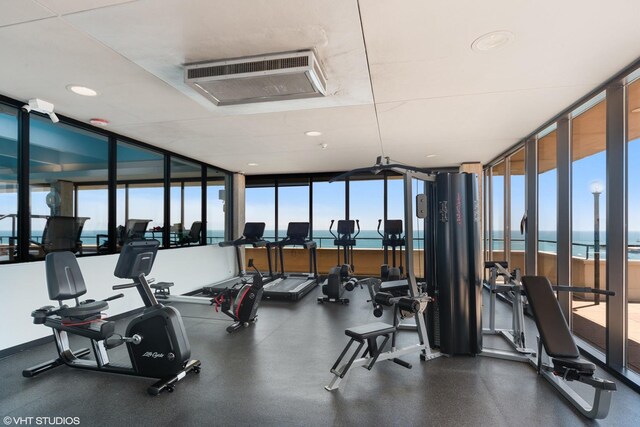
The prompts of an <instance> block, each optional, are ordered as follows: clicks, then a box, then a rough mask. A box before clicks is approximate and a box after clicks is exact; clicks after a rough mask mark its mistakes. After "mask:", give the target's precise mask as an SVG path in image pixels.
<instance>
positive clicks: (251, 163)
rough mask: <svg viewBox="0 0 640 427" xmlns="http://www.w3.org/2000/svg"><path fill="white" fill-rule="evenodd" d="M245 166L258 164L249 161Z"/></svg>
mask: <svg viewBox="0 0 640 427" xmlns="http://www.w3.org/2000/svg"><path fill="white" fill-rule="evenodd" d="M247 166H258V164H257V163H253V162H250V163H247Z"/></svg>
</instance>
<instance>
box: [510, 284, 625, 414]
mask: <svg viewBox="0 0 640 427" xmlns="http://www.w3.org/2000/svg"><path fill="white" fill-rule="evenodd" d="M522 285H523V286H524V288H525V291H526V294H527V298H528V301H529V305H530V307H531V311H532V312H533V317H534V320H535V322H536V326H537V327H538V332H539V333H540V339H539V341H538V358H537V370H538V373H539V374H541V375H542V376H544V377H545V378H546V379H547V380H548V381H549V382H551V384H552V385H553V386H554V387H555V388H556V389H558V391H560V393H562V395H563V396H564V397H566V398H567V399H568V400H569V401H570V402H571V403H572V404H573V405H574V406H575V407H576V408H577V409H578V410H579V411H580V412H581V413H582V414H583V415H584V416H586V417H588V418H592V419H601V418H605V417H606V416H607V414H608V413H609V406H610V404H611V393H612V392H613V391H615V390H616V385H615V383H614V382H612V381H608V380H604V379H601V378H596V377H594V376H593V374H594V373H595V369H596V366H595V365H594V364H593V363H591V362H589V361H586V360H584V359H582V358H580V352H579V351H578V347H577V346H576V344H575V341H574V340H573V336H572V335H571V331H570V330H569V326H568V324H567V321H566V320H565V318H564V315H563V314H562V310H561V309H560V305H559V304H558V300H557V299H556V295H555V293H554V291H553V288H552V286H551V283H550V282H549V279H547V278H546V277H544V276H523V277H522ZM576 289H579V288H576ZM549 357H550V358H551V363H549V360H548V359H549ZM567 381H578V382H581V383H584V384H588V385H590V386H592V387H593V388H594V389H595V395H594V400H593V403H592V404H589V403H588V402H586V401H585V400H584V399H583V398H582V397H581V396H579V395H578V394H577V393H576V392H575V391H574V390H573V389H572V388H571V387H570V386H569V385H568V384H567Z"/></svg>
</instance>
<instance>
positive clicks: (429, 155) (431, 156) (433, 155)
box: [427, 154, 438, 159]
mask: <svg viewBox="0 0 640 427" xmlns="http://www.w3.org/2000/svg"><path fill="white" fill-rule="evenodd" d="M434 157H438V155H437V154H427V159H432V158H434Z"/></svg>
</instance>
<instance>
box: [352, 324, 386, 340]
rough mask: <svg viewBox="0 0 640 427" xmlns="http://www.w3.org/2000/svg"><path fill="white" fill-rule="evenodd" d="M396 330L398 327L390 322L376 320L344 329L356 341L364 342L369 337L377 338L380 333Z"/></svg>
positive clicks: (384, 333)
mask: <svg viewBox="0 0 640 427" xmlns="http://www.w3.org/2000/svg"><path fill="white" fill-rule="evenodd" d="M395 331H396V327H395V326H393V325H389V324H388V323H382V322H376V323H369V324H367V325H362V326H356V327H354V328H349V329H347V330H345V331H344V333H345V335H347V336H348V337H351V338H353V339H354V340H356V341H359V342H362V341H364V340H366V339H369V338H375V337H378V336H380V335H387V334H392V333H394V332H395Z"/></svg>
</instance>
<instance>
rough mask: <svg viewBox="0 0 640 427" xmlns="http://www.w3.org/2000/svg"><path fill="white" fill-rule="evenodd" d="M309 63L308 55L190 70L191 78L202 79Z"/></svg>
mask: <svg viewBox="0 0 640 427" xmlns="http://www.w3.org/2000/svg"><path fill="white" fill-rule="evenodd" d="M308 65H309V57H308V56H298V57H295V58H280V59H270V60H264V61H253V62H244V63H239V64H228V65H216V66H212V67H202V68H194V69H191V70H189V78H190V79H200V78H204V77H217V76H229V75H234V74H243V73H255V72H260V71H273V70H286V69H289V68H299V67H306V66H308Z"/></svg>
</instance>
